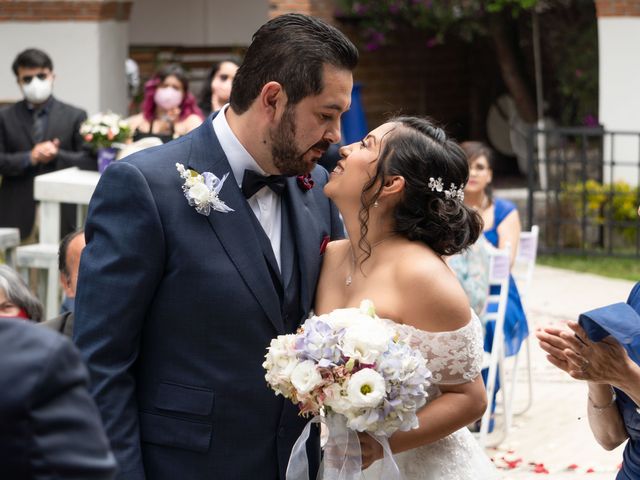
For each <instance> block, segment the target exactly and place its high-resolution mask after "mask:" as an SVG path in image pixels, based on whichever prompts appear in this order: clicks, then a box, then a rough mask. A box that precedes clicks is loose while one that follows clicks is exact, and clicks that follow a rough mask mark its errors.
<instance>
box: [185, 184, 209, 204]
mask: <svg viewBox="0 0 640 480" xmlns="http://www.w3.org/2000/svg"><path fill="white" fill-rule="evenodd" d="M210 194H211V192H210V191H209V189H208V188H207V186H206V185H205V184H204V183H196V184H195V185H193V186H192V187H191V188H190V189H189V197H190V198H193V200H194V201H195V202H196V205H202V204H205V203H207V202H208V201H209V195H210Z"/></svg>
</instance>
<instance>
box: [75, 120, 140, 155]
mask: <svg viewBox="0 0 640 480" xmlns="http://www.w3.org/2000/svg"><path fill="white" fill-rule="evenodd" d="M80 135H82V138H83V139H84V141H85V142H87V143H88V144H90V145H91V146H92V147H94V148H96V149H97V148H104V147H112V146H113V147H115V146H122V144H123V143H124V142H126V141H127V140H128V139H129V137H130V136H131V127H130V126H129V123H128V122H127V121H126V120H123V119H122V117H120V115H118V114H116V113H113V112H107V113H96V114H94V115H91V117H89V118H88V119H87V120H85V121H84V122H83V123H82V125H80Z"/></svg>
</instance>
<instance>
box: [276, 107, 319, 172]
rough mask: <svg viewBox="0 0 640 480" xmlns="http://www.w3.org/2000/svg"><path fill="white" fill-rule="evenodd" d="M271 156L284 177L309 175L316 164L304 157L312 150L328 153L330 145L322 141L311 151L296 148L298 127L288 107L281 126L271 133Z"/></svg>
mask: <svg viewBox="0 0 640 480" xmlns="http://www.w3.org/2000/svg"><path fill="white" fill-rule="evenodd" d="M270 136H271V142H272V144H271V156H272V157H273V164H274V165H275V166H276V168H277V169H278V170H279V171H280V173H281V174H282V175H286V176H289V177H290V176H293V175H302V174H305V173H309V172H310V171H311V170H312V169H313V167H314V165H315V162H308V163H309V165H307V162H305V160H304V156H305V155H306V154H307V153H308V152H309V151H310V150H312V149H317V150H320V151H323V152H324V151H326V150H327V149H328V148H329V146H330V144H329V142H327V141H326V140H321V141H319V142H318V143H316V144H315V145H313V146H312V147H311V148H310V149H308V150H306V151H304V152H302V151H300V150H299V149H298V148H297V147H296V125H295V121H294V119H293V108H290V107H287V108H286V109H285V111H284V113H283V114H282V119H281V120H280V124H279V125H278V126H277V127H276V129H275V131H273V132H272V133H271V135H270Z"/></svg>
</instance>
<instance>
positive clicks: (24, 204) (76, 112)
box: [0, 48, 97, 240]
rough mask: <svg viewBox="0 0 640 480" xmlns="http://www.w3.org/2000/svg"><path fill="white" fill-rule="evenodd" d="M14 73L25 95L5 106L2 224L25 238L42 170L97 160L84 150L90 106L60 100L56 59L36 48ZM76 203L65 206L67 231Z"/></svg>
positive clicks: (1, 113) (1, 118)
mask: <svg viewBox="0 0 640 480" xmlns="http://www.w3.org/2000/svg"><path fill="white" fill-rule="evenodd" d="M12 69H13V73H14V74H15V76H16V80H17V82H18V86H19V87H20V90H21V91H22V93H23V95H24V100H21V101H19V102H17V103H15V104H13V105H11V106H9V107H8V108H5V109H3V110H0V175H1V176H2V184H0V227H17V228H19V229H20V237H21V238H22V239H23V240H25V239H27V238H28V237H32V234H33V230H34V223H35V213H36V202H35V200H34V198H33V179H34V178H35V177H36V175H40V174H42V173H48V172H53V171H54V170H61V169H63V168H67V167H73V166H76V167H80V168H84V169H89V170H96V168H97V165H96V160H95V158H94V157H92V156H91V154H90V153H89V152H88V151H86V150H84V149H83V144H84V141H83V139H82V136H81V135H80V125H81V124H82V122H83V121H84V120H85V119H86V118H87V114H86V113H85V111H84V110H80V109H78V108H76V107H72V106H71V105H68V104H66V103H62V102H61V101H59V100H57V99H56V98H55V97H54V96H53V95H52V92H53V83H54V79H55V74H54V72H53V62H52V61H51V58H49V56H48V55H47V54H46V53H45V52H43V51H42V50H37V49H34V48H31V49H28V50H25V51H23V52H21V53H20V54H19V55H18V56H17V57H16V59H15V60H14V62H13V65H12ZM75 212H76V211H75V207H74V206H73V205H65V204H63V206H62V211H61V222H62V223H61V232H62V234H65V233H67V232H70V231H73V230H75V221H76V214H75Z"/></svg>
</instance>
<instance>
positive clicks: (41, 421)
mask: <svg viewBox="0 0 640 480" xmlns="http://www.w3.org/2000/svg"><path fill="white" fill-rule="evenodd" d="M88 384H89V377H88V374H87V370H86V369H85V367H84V365H83V364H82V362H81V360H80V356H79V354H78V351H77V350H76V349H75V347H74V346H73V344H72V343H71V342H70V341H69V340H68V339H66V338H64V337H63V336H62V335H59V334H57V333H55V332H51V331H49V330H47V329H44V328H37V327H36V326H35V325H29V324H28V323H27V322H21V321H19V320H17V319H15V318H0V391H1V392H2V395H0V477H2V478H6V479H14V480H30V479H34V480H35V479H42V480H44V479H54V478H58V479H65V480H109V479H112V478H114V474H115V469H116V462H115V459H114V457H113V454H112V453H111V451H110V449H109V442H108V440H107V437H106V435H105V433H104V429H103V427H102V422H101V420H100V414H99V412H98V409H97V408H96V406H95V403H94V402H93V399H92V398H91V395H90V394H89V392H88V391H87V386H88Z"/></svg>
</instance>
